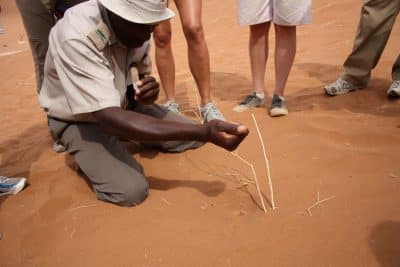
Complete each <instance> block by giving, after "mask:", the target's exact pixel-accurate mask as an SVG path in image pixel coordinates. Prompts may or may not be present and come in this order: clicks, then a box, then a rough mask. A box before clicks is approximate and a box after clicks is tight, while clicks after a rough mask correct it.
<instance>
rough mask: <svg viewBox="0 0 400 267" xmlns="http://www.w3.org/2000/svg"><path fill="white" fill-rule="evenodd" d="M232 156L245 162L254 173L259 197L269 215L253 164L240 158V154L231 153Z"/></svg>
mask: <svg viewBox="0 0 400 267" xmlns="http://www.w3.org/2000/svg"><path fill="white" fill-rule="evenodd" d="M231 154H232V155H234V156H235V157H237V158H238V159H240V160H241V161H242V162H244V163H245V164H246V165H248V166H249V167H250V168H251V171H252V172H253V176H254V181H255V183H256V188H257V192H258V196H259V198H260V200H261V205H262V208H263V210H264V212H265V213H267V209H266V208H265V204H264V199H263V197H262V194H261V190H260V186H259V184H258V179H257V174H256V171H255V170H254V166H253V164H251V163H250V162H248V161H247V160H245V159H244V158H242V157H241V156H239V154H238V153H237V152H236V153H235V152H231Z"/></svg>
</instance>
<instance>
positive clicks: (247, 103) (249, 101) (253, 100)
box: [233, 92, 264, 112]
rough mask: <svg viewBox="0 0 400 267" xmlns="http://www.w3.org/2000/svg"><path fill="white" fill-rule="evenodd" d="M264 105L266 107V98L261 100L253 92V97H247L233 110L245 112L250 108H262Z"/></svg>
mask: <svg viewBox="0 0 400 267" xmlns="http://www.w3.org/2000/svg"><path fill="white" fill-rule="evenodd" d="M262 105H264V98H259V97H258V96H257V95H256V93H255V92H253V93H252V94H251V95H248V96H246V97H245V98H244V99H243V101H242V102H240V103H239V105H237V106H236V107H234V108H233V110H234V111H236V112H243V111H246V110H248V109H250V108H254V107H261V106H262Z"/></svg>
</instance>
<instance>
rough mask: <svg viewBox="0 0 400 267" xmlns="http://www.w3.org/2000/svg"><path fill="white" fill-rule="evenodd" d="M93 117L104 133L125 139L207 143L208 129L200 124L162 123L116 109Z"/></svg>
mask: <svg viewBox="0 0 400 267" xmlns="http://www.w3.org/2000/svg"><path fill="white" fill-rule="evenodd" d="M93 116H94V117H95V119H96V120H97V122H98V123H99V124H100V126H101V127H102V128H103V130H104V131H106V132H107V133H109V134H111V135H115V136H118V137H122V138H126V139H134V140H137V141H168V140H196V141H202V142H205V141H207V134H208V127H207V126H206V125H202V124H189V123H180V122H174V121H163V120H160V119H156V118H153V117H150V116H146V115H143V114H140V113H137V112H133V111H128V110H124V109H121V108H118V107H110V108H105V109H103V110H100V111H96V112H93Z"/></svg>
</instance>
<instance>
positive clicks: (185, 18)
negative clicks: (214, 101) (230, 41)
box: [175, 0, 211, 106]
mask: <svg viewBox="0 0 400 267" xmlns="http://www.w3.org/2000/svg"><path fill="white" fill-rule="evenodd" d="M175 4H176V6H177V8H178V10H179V16H180V18H181V21H182V28H183V32H184V34H185V37H186V41H187V45H188V54H189V55H188V57H189V66H190V71H191V72H192V75H193V77H194V79H195V81H196V85H197V87H198V89H199V92H200V96H201V105H202V106H203V105H205V104H207V103H208V102H210V101H211V92H210V91H211V85H210V57H209V54H208V48H207V43H206V41H205V39H204V32H203V25H202V21H201V7H202V1H201V0H175Z"/></svg>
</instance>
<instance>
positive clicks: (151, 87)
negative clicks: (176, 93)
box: [134, 76, 160, 105]
mask: <svg viewBox="0 0 400 267" xmlns="http://www.w3.org/2000/svg"><path fill="white" fill-rule="evenodd" d="M134 87H135V100H136V101H137V102H139V103H142V104H144V105H151V104H153V103H154V102H155V101H156V100H157V98H158V93H159V92H160V88H159V84H158V82H157V81H156V79H155V78H154V77H152V76H146V77H145V78H143V79H141V80H139V81H137V82H136V83H135V86H134Z"/></svg>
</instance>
